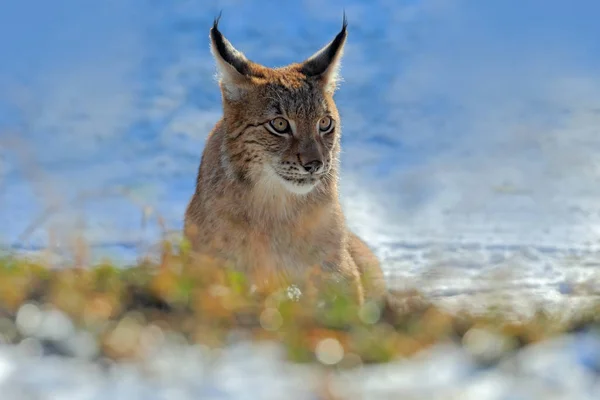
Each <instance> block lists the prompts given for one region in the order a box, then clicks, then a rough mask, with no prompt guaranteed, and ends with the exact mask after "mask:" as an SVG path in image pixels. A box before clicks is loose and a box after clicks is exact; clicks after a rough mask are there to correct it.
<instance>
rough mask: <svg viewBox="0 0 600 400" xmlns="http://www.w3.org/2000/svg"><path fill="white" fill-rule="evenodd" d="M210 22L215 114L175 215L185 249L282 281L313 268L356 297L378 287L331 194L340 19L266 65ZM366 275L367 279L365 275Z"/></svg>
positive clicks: (369, 260)
mask: <svg viewBox="0 0 600 400" xmlns="http://www.w3.org/2000/svg"><path fill="white" fill-rule="evenodd" d="M218 22H219V19H218V18H217V19H216V20H215V22H214V25H213V27H212V29H211V30H210V40H211V50H212V53H213V56H214V58H215V59H216V63H217V67H218V70H219V73H220V74H219V75H220V77H219V78H220V79H219V84H220V88H221V93H222V102H223V118H222V119H221V120H220V121H218V122H217V124H216V126H215V127H214V129H213V130H212V132H211V133H210V135H209V137H208V139H207V142H206V146H205V148H204V152H203V155H202V161H201V163H200V168H199V170H198V177H197V184H196V191H195V193H194V195H193V196H192V198H191V201H190V203H189V205H188V207H187V210H186V214H185V232H186V236H187V238H188V239H189V241H190V242H191V244H192V249H193V250H194V251H195V252H197V253H200V254H203V255H209V256H211V257H216V258H221V259H224V260H227V261H228V262H231V263H233V264H234V265H236V266H238V267H239V268H243V269H244V270H245V271H249V272H254V273H256V272H257V271H258V272H260V273H261V274H262V276H270V277H275V278H276V279H281V280H282V282H283V281H285V282H290V281H293V282H296V281H297V280H302V279H305V278H306V273H307V272H308V271H309V270H310V269H311V268H314V267H317V268H318V269H319V271H321V272H323V273H324V274H325V275H326V276H334V277H338V278H339V277H342V278H343V279H345V282H347V283H349V286H348V287H349V288H350V289H351V290H352V293H353V295H355V296H356V299H357V301H358V302H359V303H362V302H363V301H364V299H365V298H373V299H380V298H382V296H383V295H384V294H385V292H386V287H385V281H384V277H383V274H382V272H381V269H380V266H379V261H378V260H377V258H376V257H375V255H374V254H373V253H372V252H371V251H370V249H369V248H368V247H367V245H366V244H365V243H364V242H363V241H362V240H361V239H359V238H358V237H357V236H356V235H355V234H353V233H352V232H350V231H349V230H348V229H347V227H346V224H345V220H344V215H343V213H342V209H341V206H340V202H339V200H338V183H337V181H338V169H339V168H338V164H339V162H338V159H339V153H340V135H341V124H340V117H339V114H338V110H337V108H336V104H335V102H334V99H333V94H334V91H335V90H336V87H337V83H338V68H339V64H340V58H341V57H342V51H343V48H344V43H345V41H346V36H347V23H346V18H345V17H344V24H343V27H342V30H341V31H340V33H338V34H337V36H336V37H335V39H334V40H333V41H331V42H330V43H329V44H328V45H326V46H325V47H323V48H322V49H321V50H320V51H318V52H317V53H315V54H314V55H313V56H312V57H310V58H308V59H307V60H305V61H304V62H302V63H296V64H291V65H288V66H285V67H281V68H268V67H265V66H262V65H259V64H257V63H255V62H253V61H250V60H249V59H247V58H246V57H245V56H244V54H242V53H241V52H239V51H238V50H236V49H235V48H234V47H233V46H232V45H231V43H230V42H229V41H228V40H227V39H226V38H225V37H224V36H223V35H222V34H221V32H220V31H219V29H218ZM366 277H368V279H365V278H366Z"/></svg>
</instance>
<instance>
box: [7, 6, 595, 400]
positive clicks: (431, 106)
mask: <svg viewBox="0 0 600 400" xmlns="http://www.w3.org/2000/svg"><path fill="white" fill-rule="evenodd" d="M342 8H345V10H346V13H347V15H348V18H349V21H350V27H349V39H348V44H347V49H346V52H345V58H344V63H343V67H342V73H343V76H344V78H345V82H344V83H343V86H342V88H341V89H340V91H339V93H338V97H337V98H338V105H339V108H340V111H341V114H342V118H343V132H344V138H343V149H344V154H343V157H342V168H343V174H342V202H343V204H344V207H345V210H346V214H347V218H348V222H349V224H350V226H351V227H352V228H353V229H355V230H356V231H357V232H358V233H359V234H361V235H362V236H363V237H364V238H365V239H366V240H367V241H368V242H369V243H370V244H371V245H372V246H373V247H374V248H375V250H376V251H377V253H378V254H379V255H380V257H381V258H382V260H383V261H384V264H385V268H386V273H387V276H388V278H389V280H390V282H391V283H393V284H394V285H398V286H406V285H418V286H419V287H420V288H422V289H424V290H425V291H426V292H428V293H429V294H431V295H434V296H436V297H437V298H439V299H440V300H443V301H445V302H446V303H447V304H450V305H463V304H468V305H470V306H475V305H477V304H480V303H481V301H483V299H484V298H485V297H486V296H488V295H489V294H490V290H491V289H493V288H495V289H498V288H500V289H501V292H500V293H501V295H502V296H504V297H507V298H509V299H512V300H514V301H516V302H517V303H522V304H526V303H527V304H530V303H531V301H537V302H540V303H543V304H546V305H555V304H562V305H565V304H566V305H571V306H573V307H576V306H577V304H578V302H579V301H586V300H588V299H590V298H592V297H594V296H598V295H599V294H600V286H599V285H600V284H599V283H598V282H599V281H600V280H599V279H598V273H599V271H600V269H599V268H598V267H599V263H600V261H599V260H600V258H599V257H598V256H599V254H598V253H599V252H600V243H599V241H598V239H599V235H600V207H599V206H598V204H599V203H598V201H597V199H598V198H599V197H600V184H599V183H600V164H599V163H598V157H597V154H598V150H599V149H600V134H599V133H600V132H598V130H599V128H598V127H599V126H600V112H599V111H598V110H600V72H599V71H600V68H599V67H600V48H599V47H598V41H597V39H596V38H597V37H598V35H599V34H600V27H599V26H598V24H597V21H596V18H595V16H596V15H598V12H600V4H599V3H597V2H595V1H593V0H577V1H573V2H570V3H567V2H558V1H543V0H525V1H516V0H507V1H502V2H481V1H478V0H402V1H388V0H376V1H359V0H347V1H341V0H333V1H328V2H327V3H326V5H323V4H321V3H320V2H317V1H314V0H303V1H298V2H289V3H286V4H285V5H283V3H281V2H273V1H260V2H259V1H244V2H242V1H236V0H227V1H206V0H186V1H178V2H157V1H152V0H129V1H119V0H107V1H104V2H102V3H97V2H85V1H80V0H60V1H58V2H52V4H50V2H44V1H42V0H20V1H17V0H14V1H9V2H8V4H5V5H4V6H3V11H2V13H0V55H1V56H2V60H3V61H2V63H1V65H0V128H2V130H1V131H0V210H2V211H0V243H2V244H3V245H4V246H5V247H8V248H11V249H17V250H31V249H37V248H40V247H41V246H45V245H48V244H51V245H52V246H54V247H55V248H56V249H58V250H59V251H65V252H68V250H69V246H70V240H71V238H70V236H69V235H70V234H72V233H73V232H84V233H85V235H86V237H87V238H88V240H89V241H90V242H92V243H93V244H94V246H95V250H96V254H109V255H112V256H114V257H122V258H123V259H124V260H127V259H131V258H132V257H135V255H136V254H138V252H139V251H143V250H144V249H145V248H146V246H147V245H148V244H149V243H151V242H152V241H153V240H154V239H156V237H157V235H158V232H159V227H158V224H157V221H156V218H157V216H161V217H162V218H163V219H164V221H165V224H166V226H167V228H168V229H174V230H176V229H179V228H180V227H181V223H182V214H183V210H184V208H185V205H186V203H187V201H188V199H189V196H190V195H191V193H192V190H193V184H194V176H195V173H196V168H197V165H198V162H199V156H200V153H201V151H202V146H203V144H204V138H205V137H206V134H207V133H208V131H209V130H210V128H211V127H212V125H213V124H214V123H215V122H216V121H217V120H218V118H219V114H220V104H219V94H218V91H217V87H216V84H215V82H214V79H213V75H214V64H213V61H212V59H211V58H210V53H209V50H208V28H209V27H210V24H211V22H212V19H213V18H214V16H215V15H217V14H218V13H219V11H220V10H221V9H222V10H223V19H222V22H221V28H222V31H223V32H224V34H225V35H226V36H227V37H228V38H229V39H230V40H231V41H232V42H233V43H234V45H235V46H237V47H238V48H239V49H240V50H242V51H244V52H245V53H246V54H247V55H248V56H249V57H250V58H251V59H253V60H255V61H257V62H261V63H264V64H266V65H270V66H276V65H282V64H286V63H289V62H293V61H297V60H298V59H302V58H304V57H307V56H309V55H310V54H312V52H314V51H315V50H316V49H318V48H319V47H320V46H322V45H323V44H325V43H326V42H327V41H329V40H330V39H331V37H333V35H335V33H337V31H338V29H339V28H340V25H341V11H342ZM49 232H51V235H50V236H49ZM525 298H528V299H532V300H531V301H529V302H528V301H524V300H523V299H525ZM569 340H571V339H569ZM557 346H558V347H561V348H562V349H563V350H560V351H559V350H557V351H552V352H549V353H546V352H545V350H542V349H538V350H531V351H532V352H534V353H535V352H537V353H535V354H539V357H528V356H523V358H524V360H525V363H524V364H523V366H522V368H531V369H535V368H541V369H542V370H543V369H545V367H544V366H545V365H558V367H557V368H559V367H560V368H564V371H565V374H563V377H565V378H566V377H567V376H571V375H569V374H573V375H572V376H573V377H574V378H573V380H572V381H570V383H569V382H567V381H566V380H565V381H564V382H563V383H564V384H565V385H571V386H568V387H569V388H570V389H565V390H567V391H566V392H564V393H565V394H564V397H560V396H562V392H561V391H560V390H558V389H557V390H555V391H553V395H555V396H557V397H556V398H571V399H574V398H587V397H584V395H583V393H584V392H585V391H586V390H588V389H589V390H588V392H587V393H588V394H590V395H591V393H592V390H593V385H592V384H591V383H589V382H588V380H589V376H588V375H587V372H582V371H583V369H581V367H575V366H574V365H578V364H577V362H576V361H564V360H565V358H566V359H568V358H569V357H572V352H571V350H564V349H570V348H572V345H571V344H568V343H567V344H565V343H562V344H560V343H559V344H557ZM236 351H237V352H239V351H251V350H243V349H242V350H240V349H237V350H236V349H232V350H231V352H230V353H228V354H229V356H228V357H229V358H227V359H229V360H231V362H230V363H229V364H227V366H225V367H222V369H220V370H219V371H220V372H219V373H222V374H226V376H227V377H230V378H231V377H236V379H245V380H244V381H243V383H244V385H239V389H238V388H237V387H236V389H234V388H229V389H223V388H220V387H217V386H218V385H217V386H215V387H210V385H209V386H207V387H209V389H206V390H209V392H208V393H211V394H213V395H214V397H215V398H227V396H228V395H229V396H230V397H231V398H243V395H247V394H248V393H251V392H252V391H251V390H246V389H248V388H249V387H253V386H250V385H251V383H250V380H249V379H246V378H245V377H244V376H242V371H244V368H249V369H250V368H251V369H254V368H256V367H255V366H253V365H252V363H253V362H256V363H265V362H266V360H267V357H266V356H265V357H262V356H261V357H259V358H257V359H249V360H245V361H244V362H242V361H241V358H240V357H239V353H236ZM19 354H20V353H19V351H18V350H17V349H8V348H3V349H2V350H1V352H0V379H2V381H1V382H3V383H2V384H3V385H8V386H5V387H6V388H7V389H6V391H4V390H3V391H2V393H11V395H12V396H13V398H15V399H16V398H19V399H21V398H33V399H38V398H40V399H43V398H75V396H76V395H75V393H78V395H79V396H80V397H77V398H93V399H96V398H102V399H103V398H112V397H111V396H109V395H106V397H101V396H100V394H99V393H107V391H111V390H113V391H115V392H114V393H115V396H114V398H119V397H118V396H122V398H135V396H136V394H131V393H132V392H128V390H133V391H134V392H135V393H138V396H139V397H140V398H152V397H151V396H157V397H156V398H159V397H158V396H161V395H163V397H162V398H185V397H183V395H180V394H178V392H174V391H173V390H183V391H186V390H188V389H189V390H190V391H191V392H190V393H194V392H193V391H194V390H204V389H199V388H197V387H196V386H197V382H196V380H194V379H193V378H191V377H190V375H186V374H183V375H182V376H179V377H177V378H174V379H180V381H177V382H179V383H181V382H183V381H181V380H185V379H189V380H188V381H186V382H188V383H189V385H188V386H186V385H183V386H181V385H179V383H177V385H175V383H173V382H170V383H169V382H167V383H164V385H163V383H158V382H153V384H152V385H150V384H148V385H150V386H145V385H139V383H140V382H142V381H141V379H142V378H141V377H138V376H137V375H135V374H134V373H133V372H122V371H119V372H115V373H113V375H108V376H106V377H103V378H99V377H98V376H99V375H97V374H99V373H100V372H98V371H97V370H96V369H94V368H95V367H91V366H90V367H89V368H88V367H86V368H85V369H82V368H81V367H80V366H79V365H73V364H71V362H70V361H60V360H56V359H52V358H47V359H46V358H44V359H42V360H39V359H35V358H28V357H24V356H22V355H19ZM436 354H437V355H436ZM236 355H237V356H236ZM236 357H237V358H236ZM429 357H432V359H434V360H435V359H438V358H440V357H441V358H440V362H443V363H448V364H444V365H452V366H453V367H452V368H450V367H448V372H447V375H444V377H443V379H447V381H445V382H446V383H447V385H448V391H444V390H445V389H444V390H441V389H440V391H437V389H436V391H435V395H433V394H432V395H431V396H430V395H423V392H419V390H429V389H425V388H419V387H416V386H414V384H413V382H415V381H416V382H426V380H425V379H428V377H430V376H435V379H442V378H440V377H439V376H438V375H436V373H433V372H431V371H430V370H429V369H428V368H434V367H432V366H435V365H437V364H436V363H435V362H433V361H432V362H429V363H427V362H425V363H424V364H422V365H423V367H419V365H421V364H418V363H411V364H410V366H404V367H402V366H398V367H397V369H395V371H396V372H397V373H398V374H399V375H398V376H399V378H397V379H398V381H397V382H400V383H398V385H403V386H402V387H403V388H404V389H403V390H407V391H410V392H407V394H406V398H410V396H413V397H414V398H437V397H435V396H436V395H438V396H441V397H439V398H461V399H462V398H465V399H467V398H478V399H487V398H490V399H492V398H494V399H501V398H511V399H516V398H519V399H520V398H523V399H526V398H550V397H547V396H542V395H540V396H542V397H534V396H533V395H530V393H535V390H537V389H534V387H536V386H535V385H537V383H535V382H537V381H534V380H531V381H528V380H527V378H526V376H527V375H517V376H511V375H510V374H511V372H506V371H502V370H501V369H499V370H497V371H496V370H495V371H486V372H484V373H482V374H478V375H477V376H474V377H473V376H472V377H471V378H473V380H472V381H471V382H472V384H469V385H470V386H466V387H469V388H470V389H469V390H470V392H468V393H470V394H468V393H467V394H464V393H463V394H460V393H459V392H453V391H452V390H453V389H451V387H452V385H455V384H457V382H459V381H460V382H462V381H461V379H463V378H462V375H460V374H462V373H468V371H470V369H469V368H470V367H469V362H468V359H465V358H464V357H463V355H461V353H459V352H455V351H454V350H448V351H447V352H445V351H441V353H434V354H432V355H430V356H429ZM544 357H545V358H544ZM552 357H557V358H556V359H553V358H552ZM573 357H574V356H573ZM536 360H538V361H536ZM540 360H541V361H540ZM556 360H559V361H556ZM190 362H191V361H190ZM246 363H247V364H246ZM544 363H546V364H544ZM275 365H276V363H275V362H274V363H273V364H272V366H271V367H265V368H273V371H275V370H276V368H277V367H276V366H275ZM403 365H404V364H403ZM572 365H573V367H572V368H570V366H572ZM119 368H121V367H119ZM123 368H125V367H123ZM198 368H200V367H198ZM236 368H237V369H236ZM382 368H383V369H384V370H385V371H387V369H386V368H392V367H382ZM463 368H464V370H463ZM578 368H579V369H578ZM3 371H4V372H3ZM10 371H13V372H12V375H8V374H9V373H10ZM190 371H194V369H191V370H190ZM269 371H271V370H269ZM369 371H370V370H369ZM373 371H379V369H377V368H376V369H374V370H373ZM464 371H467V372H464ZM561 371H563V370H559V371H557V372H558V373H560V372H561ZM25 373H26V374H25ZM48 373H50V374H48ZM189 373H190V374H191V373H192V372H189ZM275 373H276V372H274V374H275ZM277 373H282V372H280V371H278V372H277ZM365 373H367V374H375V373H376V372H365ZM377 373H378V372H377ZM553 373H554V372H553ZM52 374H56V375H55V376H57V377H58V376H59V377H60V379H59V381H55V380H54V378H53V375H52ZM411 374H416V375H411ZM428 374H430V375H428ZM559 375H560V374H559ZM111 376H112V378H111ZM117 376H119V377H121V380H118V379H117V378H116V377H117ZM271 376H274V375H269V374H265V375H264V376H263V378H264V379H271ZM469 376H470V375H469ZM401 377H404V378H401ZM339 379H340V380H341V379H342V378H339ZM402 379H405V380H402ZM432 379H433V378H432ZM469 379H470V378H469ZM544 379H546V378H544ZM542 381H543V382H546V383H548V381H545V380H543V379H542ZM57 382H60V383H57ZM115 382H119V384H115ZM213 382H217V383H219V384H221V382H223V380H222V379H220V380H217V379H215V380H214V381H213ZM236 382H238V383H242V381H236ZM258 382H262V381H256V382H255V384H256V385H257V386H256V387H261V388H264V387H266V386H264V385H262V384H261V385H259V383H258ZM281 382H288V381H286V380H285V379H283V380H281ZM344 382H345V381H344ZM354 382H357V381H356V380H354ZM369 382H372V381H369V380H366V381H364V385H366V386H368V385H371V386H369V387H370V388H371V389H370V390H373V391H376V390H377V384H376V383H372V384H371V383H369ZM395 382H396V381H395ZM402 382H404V383H402ZM446 383H440V384H442V385H444V384H446ZM223 384H224V383H223ZM285 384H287V383H282V387H281V390H282V391H283V390H285V388H284V386H285ZM292 384H293V382H291V381H290V385H292ZM48 385H50V386H48ZM52 385H54V386H52ZM153 385H159V386H160V385H163V386H161V388H162V389H161V390H158V389H156V387H154V386H153ZM232 385H233V384H232ZM540 385H541V383H540ZM366 386H365V387H366ZM424 386H427V387H430V388H433V387H435V382H434V383H432V385H424ZM50 387H53V389H50ZM346 387H347V388H348V387H351V386H347V385H346ZM565 387H567V386H565ZM175 388H177V389H175ZM498 388H505V389H506V390H509V391H510V390H512V391H511V393H512V397H510V396H508V395H507V396H508V397H502V396H503V395H504V394H503V393H504V392H503V391H502V390H500V389H498ZM507 388H510V389H507ZM540 388H541V386H540ZM155 389H156V390H155ZM20 390H23V391H24V392H19V391H20ZM53 390H56V391H57V392H56V393H59V392H60V391H62V392H61V393H63V397H60V396H59V394H57V395H56V396H57V397H52V393H55V392H53ZM169 390H171V391H170V392H169ZM235 390H238V391H239V396H237V395H236V394H235V393H237V392H235ZM257 390H258V389H257ZM265 390H266V389H265ZM273 390H274V391H275V390H276V389H275V388H274V389H273ZM431 390H433V389H431ZM528 390H533V391H534V392H527V391H528ZM540 390H541V389H540ZM569 390H579V391H580V392H575V391H569ZM595 390H596V391H598V385H597V384H596V386H595ZM26 392H27V393H30V394H24V393H26ZM234 392H235V393H234ZM67 393H70V394H67ZM117 393H118V394H117ZM161 393H162V394H161ZM219 393H221V394H223V396H221V397H219V396H218V394H219ZM269 393H270V392H269ZM373 393H374V392H373ZM432 393H433V392H432ZM465 393H466V392H465ZM540 393H541V392H540ZM14 396H16V397H14ZM27 396H30V397H27ZM44 396H46V397H44ZM69 396H72V397H69ZM86 396H87V397H86ZM128 396H130V397H128ZM169 396H170V397H169ZM468 396H473V397H468ZM577 396H579V397H577ZM206 397H210V396H208V395H206ZM274 397H277V396H275V395H274ZM299 397H301V396H300V395H299ZM366 397H368V398H376V395H372V396H371V395H369V396H366ZM4 398H7V399H8V398H10V396H9V397H6V396H3V399H4ZM306 398H310V397H306ZM382 398H386V397H385V395H382ZM387 398H394V397H393V396H391V395H390V396H389V397H387ZM590 398H592V397H590Z"/></svg>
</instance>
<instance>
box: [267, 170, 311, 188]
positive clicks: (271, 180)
mask: <svg viewBox="0 0 600 400" xmlns="http://www.w3.org/2000/svg"><path fill="white" fill-rule="evenodd" d="M263 182H264V183H265V184H266V186H265V187H264V189H267V190H272V189H274V186H279V187H283V188H284V189H285V190H287V191H288V192H290V193H294V194H297V195H304V194H308V193H310V192H311V191H312V190H313V189H314V188H315V186H317V184H318V181H315V183H309V184H306V185H299V184H296V183H294V182H292V181H288V180H287V179H284V178H282V177H281V176H280V175H279V174H278V173H277V172H275V170H274V169H273V168H271V167H266V168H265V175H264V181H263Z"/></svg>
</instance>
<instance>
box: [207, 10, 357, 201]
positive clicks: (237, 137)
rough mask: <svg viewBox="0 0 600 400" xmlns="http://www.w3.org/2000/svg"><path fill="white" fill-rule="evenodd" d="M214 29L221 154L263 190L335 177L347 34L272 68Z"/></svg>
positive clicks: (297, 190)
mask: <svg viewBox="0 0 600 400" xmlns="http://www.w3.org/2000/svg"><path fill="white" fill-rule="evenodd" d="M217 24H218V20H216V21H215V25H214V26H213V28H212V29H211V41H212V51H213V54H214V56H215V58H216V60H217V65H218V66H219V70H220V75H221V79H220V85H221V91H222V94H223V112H224V118H223V123H224V124H225V130H226V140H225V142H224V148H223V149H222V151H223V153H222V155H221V156H222V160H223V161H224V163H225V164H226V165H227V166H228V167H229V169H230V171H231V172H232V174H233V175H234V176H235V177H236V178H237V179H240V180H242V181H245V182H247V183H250V184H252V185H254V186H255V187H256V189H257V190H269V189H273V188H276V187H278V188H281V189H283V190H286V191H287V192H291V193H294V194H297V195H303V194H307V193H309V192H311V191H312V189H314V188H315V187H317V186H318V185H319V184H320V183H324V182H326V181H327V180H330V179H333V175H334V171H333V170H334V169H335V168H336V166H337V158H338V153H339V136H340V121H339V119H340V118H339V114H338V111H337V108H336V106H335V102H334V100H333V93H334V91H335V86H336V83H337V69H338V66H339V59H340V57H341V54H342V49H343V44H344V42H345V38H346V22H345V21H344V26H343V28H342V31H341V32H340V33H339V34H338V35H337V36H336V38H335V39H334V40H333V41H332V42H331V43H329V44H328V45H327V46H325V47H324V48H323V49H321V50H320V51H319V52H317V53H316V54H315V55H313V56H312V57H310V58H309V59H307V60H306V61H304V62H303V63H299V64H292V65H289V66H286V67H282V68H267V67H264V66H262V65H259V64H256V63H254V62H252V61H249V60H248V59H246V57H245V56H244V55H243V54H242V53H240V52H239V51H238V50H236V49H235V48H233V46H232V45H231V44H230V43H229V42H228V41H227V39H225V37H223V36H222V34H221V33H220V32H219V30H218V27H217Z"/></svg>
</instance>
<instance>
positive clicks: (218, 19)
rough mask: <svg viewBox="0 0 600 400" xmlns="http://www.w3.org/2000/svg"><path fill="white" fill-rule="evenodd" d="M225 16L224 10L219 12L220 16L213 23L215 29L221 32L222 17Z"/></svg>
mask: <svg viewBox="0 0 600 400" xmlns="http://www.w3.org/2000/svg"><path fill="white" fill-rule="evenodd" d="M222 15H223V10H221V11H219V15H217V16H216V17H215V20H214V22H213V29H214V30H216V31H219V21H220V20H221V16H222Z"/></svg>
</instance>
